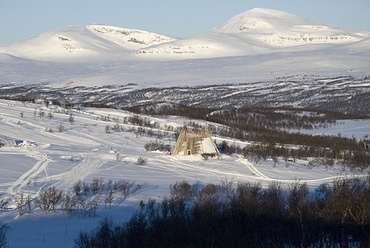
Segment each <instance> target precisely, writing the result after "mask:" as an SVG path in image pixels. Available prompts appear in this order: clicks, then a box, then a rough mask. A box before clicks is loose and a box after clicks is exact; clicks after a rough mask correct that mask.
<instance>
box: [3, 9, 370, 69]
mask: <svg viewBox="0 0 370 248" xmlns="http://www.w3.org/2000/svg"><path fill="white" fill-rule="evenodd" d="M369 37H370V34H369V33H360V32H355V31H348V30H344V29H341V28H338V27H332V26H328V25H323V24H318V23H315V22H312V21H309V20H306V19H303V18H300V17H298V16H295V15H292V14H288V13H285V12H282V11H277V10H270V9H260V8H256V9H252V10H249V11H246V12H243V13H241V14H238V15H236V16H235V17H233V18H231V19H230V20H229V21H227V22H226V23H225V24H224V25H222V26H220V27H217V28H215V29H213V30H211V31H210V32H208V33H206V34H204V35H200V36H197V37H191V38H188V39H179V40H176V39H173V38H171V37H168V36H164V35H159V34H155V33H150V32H146V31H142V30H136V29H127V28H119V27H113V26H106V25H88V26H86V27H68V28H65V29H60V30H55V31H51V32H48V33H45V34H42V35H40V36H38V37H35V38H33V39H29V40H25V41H21V42H18V43H14V44H11V45H8V46H4V47H0V53H7V54H11V55H13V56H17V57H22V58H28V59H37V60H45V61H50V60H52V61H65V60H70V59H79V60H82V61H86V62H90V61H91V58H92V57H94V56H95V57H97V56H100V57H103V58H104V57H105V58H109V59H111V58H112V57H120V56H123V55H125V56H124V57H125V58H127V57H130V58H132V56H127V55H132V54H134V55H135V56H134V57H136V58H139V59H141V60H142V59H144V60H145V59H148V58H150V59H153V58H154V59H156V58H158V59H194V58H214V57H227V56H241V55H255V54H265V53H272V52H274V53H275V52H276V49H277V48H279V49H283V50H281V51H283V52H292V51H296V50H297V49H299V50H300V51H302V49H304V50H308V51H310V50H316V49H321V48H322V47H321V46H317V45H324V44H326V45H328V44H329V45H333V46H338V45H342V44H351V43H356V42H359V41H362V40H364V39H369ZM314 45H316V46H314ZM298 47H299V48H298ZM284 49H285V50H284ZM100 59H101V58H100Z"/></svg>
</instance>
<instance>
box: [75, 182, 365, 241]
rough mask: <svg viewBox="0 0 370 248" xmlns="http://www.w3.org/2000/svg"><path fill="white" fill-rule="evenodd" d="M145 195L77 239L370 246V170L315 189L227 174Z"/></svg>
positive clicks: (180, 183)
mask: <svg viewBox="0 0 370 248" xmlns="http://www.w3.org/2000/svg"><path fill="white" fill-rule="evenodd" d="M170 189H171V195H170V197H168V198H165V199H164V200H163V201H162V202H161V203H157V202H156V201H155V200H152V199H151V200H148V202H147V203H144V202H140V206H139V208H138V210H137V212H136V213H134V214H133V216H132V217H131V218H130V220H129V221H127V222H125V223H124V224H116V223H113V222H112V221H111V220H108V219H105V220H104V221H103V222H102V223H101V224H100V225H99V226H98V227H97V228H96V229H95V230H93V231H91V232H80V234H79V236H78V237H77V238H76V240H75V245H76V247H81V248H82V247H84V248H89V247H106V248H109V247H140V248H142V247H215V248H216V247H261V248H262V247H263V248H266V247H267V248H268V247H344V248H345V247H369V246H370V212H369V211H368V210H369V209H370V178H366V179H360V178H354V179H347V178H346V179H343V178H338V179H337V180H335V181H334V182H333V183H332V184H322V185H320V186H319V187H318V188H317V189H316V190H315V191H311V190H310V189H309V187H308V186H307V185H306V184H305V183H300V182H298V181H296V182H293V183H291V184H290V185H289V186H288V187H287V188H283V187H282V186H281V184H280V183H278V182H273V183H270V184H269V185H268V187H266V188H263V187H262V186H261V184H259V183H254V184H252V183H245V182H239V183H237V184H234V183H233V182H228V181H224V182H222V184H221V185H214V184H207V185H205V186H200V185H198V184H193V185H190V184H189V183H187V182H186V181H183V182H179V183H176V184H175V185H172V186H171V187H170Z"/></svg>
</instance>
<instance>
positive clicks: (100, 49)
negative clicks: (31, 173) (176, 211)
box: [0, 8, 370, 106]
mask: <svg viewBox="0 0 370 248" xmlns="http://www.w3.org/2000/svg"><path fill="white" fill-rule="evenodd" d="M369 68H370V33H369V32H361V31H353V30H346V29H342V28H340V27H333V26H330V25H325V24H319V23H315V22H312V21H309V20H306V19H303V18H300V17H297V16H294V15H291V14H288V13H285V12H282V11H276V10H270V9H260V8H256V9H252V10H249V11H246V12H243V13H241V14H239V15H236V16H234V17H233V18H231V19H230V20H229V21H227V22H226V23H225V24H224V25H221V26H220V27H216V28H214V29H213V30H210V31H209V32H207V33H205V34H203V35H200V36H196V37H190V38H186V39H176V38H173V37H168V36H164V35H160V34H155V33H151V32H147V31H142V30H135V29H128V28H120V27H113V26H106V25H95V24H94V25H88V26H83V27H81V26H78V27H67V28H64V29H60V30H55V31H51V32H48V33H44V34H41V35H39V36H37V37H35V38H32V39H29V40H25V41H20V42H16V43H13V44H10V45H7V46H2V47H0V78H1V80H0V85H9V84H11V85H13V86H14V85H23V86H24V85H27V86H30V85H40V84H42V85H44V86H45V85H47V86H48V87H52V88H65V87H66V88H70V89H73V88H74V87H87V88H90V87H92V88H94V87H95V88H96V87H98V88H99V87H104V86H107V85H109V86H118V87H123V86H125V87H124V89H121V90H120V91H119V93H117V92H116V93H117V94H119V95H120V96H125V94H127V92H129V91H135V90H143V89H148V88H151V87H155V88H169V87H179V86H180V87H196V86H197V87H198V86H207V85H208V86H209V85H225V84H235V85H240V84H248V83H256V82H265V83H263V84H259V86H258V88H254V89H253V91H254V92H255V93H256V91H257V92H258V90H261V89H264V90H265V92H264V93H263V94H266V89H268V90H269V91H268V92H270V93H271V94H272V93H274V92H277V89H276V87H274V86H273V85H272V86H271V82H275V83H276V84H277V85H279V86H278V89H279V91H280V93H281V94H284V93H286V92H289V90H290V89H291V83H288V84H285V86H282V84H281V82H280V81H284V83H286V81H289V80H290V81H292V78H293V80H294V81H295V82H294V83H297V81H299V84H298V85H299V87H296V90H298V93H302V92H303V91H305V90H307V89H310V88H311V87H312V84H313V82H319V83H318V86H315V87H314V88H315V89H321V88H322V85H321V83H320V82H321V81H316V80H317V79H319V80H321V79H324V80H326V79H328V78H338V77H339V78H341V77H342V78H343V77H344V78H349V79H348V80H347V81H346V80H345V82H344V84H343V82H342V81H341V82H340V83H342V86H339V85H337V84H335V85H331V86H327V85H324V88H325V89H326V90H327V91H324V92H323V91H322V89H321V91H319V92H310V93H309V94H308V97H309V98H310V99H308V100H307V99H306V100H307V101H310V102H312V95H315V94H318V95H321V96H322V97H323V95H322V94H323V93H325V94H329V93H328V92H330V94H331V95H332V96H333V95H335V94H336V93H335V92H334V91H332V90H335V91H338V90H341V91H343V87H344V86H343V85H345V87H347V88H346V90H345V94H344V93H343V92H342V93H340V94H341V96H342V97H343V101H344V100H345V99H346V98H347V97H349V95H348V94H350V96H353V92H352V91H351V89H353V90H354V91H355V89H356V90H358V89H364V90H365V91H366V92H367V91H368V90H369V89H368V80H367V78H368V76H369V74H370V72H369ZM287 79H289V80H287ZM352 79H355V81H356V82H355V81H354V80H352ZM364 80H365V81H364ZM267 82H270V85H269V84H268V83H267ZM325 82H326V81H325ZM358 82H360V83H361V87H359V85H358ZM127 85H130V87H126V86H127ZM364 85H365V86H364ZM91 90H92V89H90V91H91ZM2 91H3V92H5V90H4V88H3V90H2ZM34 91H35V89H33V92H34ZM26 93H27V92H23V94H26ZM110 93H111V92H110ZM229 93H230V92H228V93H227V94H229ZM4 94H5V93H4ZM6 94H7V95H9V94H11V92H10V91H9V90H7V91H6ZM261 94H262V93H261ZM271 94H270V95H269V97H271V98H276V97H275V96H273V95H271ZM289 94H290V93H289ZM139 95H142V94H139ZM256 95H258V94H256ZM279 96H280V95H279ZM220 97H223V96H220V95H218V96H217V98H220ZM315 99H316V98H315ZM85 100H86V99H85ZM95 100H96V99H95ZM147 100H148V99H146V101H147ZM167 100H168V101H172V100H174V99H167ZM290 100H292V99H290ZM290 100H289V99H285V100H284V101H285V102H287V101H290ZM104 103H108V102H104ZM110 104H113V103H112V102H110ZM304 106H306V105H304Z"/></svg>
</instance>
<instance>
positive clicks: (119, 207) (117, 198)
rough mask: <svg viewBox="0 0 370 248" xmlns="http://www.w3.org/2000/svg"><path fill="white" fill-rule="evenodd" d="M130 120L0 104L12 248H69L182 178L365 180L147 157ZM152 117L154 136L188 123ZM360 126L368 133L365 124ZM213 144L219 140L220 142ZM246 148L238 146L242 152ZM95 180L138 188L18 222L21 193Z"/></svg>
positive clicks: (243, 163)
mask: <svg viewBox="0 0 370 248" xmlns="http://www.w3.org/2000/svg"><path fill="white" fill-rule="evenodd" d="M42 113H43V114H42ZM130 115H132V114H131V113H128V112H124V111H118V110H113V109H93V108H90V109H79V110H78V109H73V110H69V113H68V114H66V113H63V110H62V109H60V108H59V107H56V106H52V105H50V106H48V107H46V106H43V105H42V104H34V103H21V102H15V101H5V100H0V142H1V143H2V144H3V147H1V148H0V196H1V199H0V200H1V201H2V203H4V202H8V203H7V204H4V206H3V208H2V210H1V212H0V221H1V222H2V223H7V224H8V225H9V227H10V229H9V231H8V234H7V236H8V242H9V247H13V248H14V247H51V246H52V247H72V246H73V242H74V239H75V238H76V237H77V235H78V233H79V231H81V230H82V231H88V230H91V229H92V228H94V227H95V226H97V225H98V223H99V221H100V220H102V219H103V218H104V217H109V218H112V219H113V220H114V221H117V222H123V221H125V220H127V219H128V218H129V217H130V216H131V214H132V213H133V212H134V211H135V209H136V208H137V207H138V205H139V202H140V200H143V201H144V202H146V201H147V200H148V199H155V200H157V201H161V200H163V199H164V197H166V196H168V195H169V194H170V188H169V187H170V185H173V184H175V183H176V182H179V181H183V180H185V181H188V182H189V183H191V184H195V183H198V184H207V183H214V184H221V183H222V182H223V181H232V182H235V183H237V182H241V181H243V182H261V183H262V185H264V186H267V185H268V184H269V183H271V182H276V181H278V182H280V183H281V184H282V185H283V186H287V185H289V184H290V183H291V182H293V181H296V180H300V181H301V182H306V183H307V184H308V185H309V187H310V188H312V189H314V188H315V187H316V186H318V185H320V184H321V183H330V182H332V181H333V180H334V179H335V178H337V177H339V176H348V177H352V176H358V177H362V176H367V175H368V172H366V171H365V172H361V171H359V172H351V171H347V170H346V169H344V168H341V167H335V166H333V167H330V168H326V167H324V166H321V167H313V168H312V167H309V166H308V160H297V161H295V162H285V161H283V160H279V161H278V162H277V163H275V162H274V161H272V160H266V161H260V162H258V163H253V162H251V161H248V160H247V159H245V158H243V157H240V156H236V155H235V156H228V155H222V156H221V157H219V158H212V159H208V160H204V159H203V158H202V157H201V156H186V157H182V156H171V155H166V154H165V153H164V152H159V151H154V152H151V151H146V150H145V149H144V146H145V144H146V143H147V142H149V141H155V140H156V139H157V138H156V137H155V136H152V137H150V136H148V135H140V134H139V133H138V131H137V130H138V127H137V126H133V125H132V124H125V123H123V121H122V120H123V119H124V117H127V116H130ZM148 118H149V117H148ZM150 119H151V120H152V121H153V122H155V123H157V126H156V127H153V128H148V129H151V131H153V133H156V132H158V131H159V129H160V128H163V127H164V126H165V125H167V126H168V125H173V126H174V127H181V126H182V125H183V123H184V121H186V119H184V118H181V117H173V116H168V117H163V119H161V118H154V117H150ZM363 124H364V126H363V127H365V128H367V132H368V133H369V123H368V122H366V123H365V122H364V123H363ZM115 125H118V126H119V130H118V131H114V130H112V129H111V128H107V126H109V127H114V126H115ZM158 126H159V128H158ZM364 132H366V130H365V131H364ZM348 135H349V134H348ZM214 138H215V139H216V140H217V139H220V140H221V137H214ZM225 139H226V138H222V140H225ZM226 140H227V141H228V142H230V143H232V142H239V141H236V140H229V139H226ZM161 142H163V143H165V144H169V145H171V146H174V145H175V140H174V138H173V136H171V135H168V136H163V138H162V140H161ZM245 144H246V143H243V142H240V145H241V146H243V145H245ZM140 157H141V158H144V160H145V163H144V164H142V165H138V163H137V161H138V158H140ZM96 178H99V179H100V180H101V181H102V182H103V184H108V183H109V181H110V180H111V181H112V182H119V181H122V180H125V181H130V182H132V183H134V184H135V185H140V187H139V188H138V190H137V191H136V192H135V193H133V194H130V195H129V196H123V195H122V194H119V193H115V195H114V200H113V203H112V206H111V207H108V206H107V204H106V203H105V197H106V192H100V193H98V194H95V195H92V196H91V198H94V199H95V200H96V201H97V202H98V203H99V206H98V208H97V210H96V215H94V217H86V216H82V215H78V214H77V215H73V216H67V215H65V214H64V213H62V211H57V213H52V212H51V213H48V214H46V213H44V211H42V210H41V209H38V208H35V209H33V210H32V213H30V214H24V215H22V216H19V212H18V210H17V209H16V202H17V199H19V197H20V195H21V194H23V195H24V196H27V197H30V199H35V198H36V197H37V196H39V194H40V192H41V191H42V190H44V189H47V188H50V187H55V188H57V189H58V190H61V191H63V192H73V190H74V185H75V184H76V183H77V182H78V181H79V180H81V181H83V182H88V183H90V182H92V181H93V180H94V179H96Z"/></svg>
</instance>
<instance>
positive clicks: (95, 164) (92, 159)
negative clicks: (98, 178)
mask: <svg viewBox="0 0 370 248" xmlns="http://www.w3.org/2000/svg"><path fill="white" fill-rule="evenodd" d="M103 163H104V161H102V160H101V159H99V157H98V156H92V155H87V156H86V157H84V158H83V159H82V161H81V163H79V164H78V165H76V166H75V167H73V169H72V170H70V171H68V172H65V173H63V174H62V175H60V177H61V178H60V179H59V180H58V182H56V183H53V184H51V185H50V186H52V187H56V188H58V189H65V190H67V189H69V188H70V187H72V186H73V185H74V184H75V183H76V182H77V181H78V180H82V179H83V178H85V177H86V176H87V175H89V174H90V173H93V172H94V171H96V170H97V169H98V168H99V167H100V166H101V165H102V164H103Z"/></svg>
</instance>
